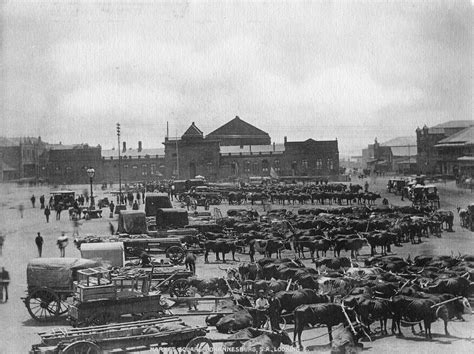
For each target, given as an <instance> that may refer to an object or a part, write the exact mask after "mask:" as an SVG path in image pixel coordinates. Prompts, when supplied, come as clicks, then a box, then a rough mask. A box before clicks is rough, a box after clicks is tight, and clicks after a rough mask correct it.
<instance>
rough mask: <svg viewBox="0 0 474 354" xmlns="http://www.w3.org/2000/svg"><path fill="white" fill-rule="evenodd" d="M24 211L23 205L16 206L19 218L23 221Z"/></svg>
mask: <svg viewBox="0 0 474 354" xmlns="http://www.w3.org/2000/svg"><path fill="white" fill-rule="evenodd" d="M24 210H25V206H24V205H23V204H20V205H18V211H19V212H20V217H21V218H22V219H23V211H24Z"/></svg>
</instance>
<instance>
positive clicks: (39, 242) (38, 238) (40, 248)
mask: <svg viewBox="0 0 474 354" xmlns="http://www.w3.org/2000/svg"><path fill="white" fill-rule="evenodd" d="M35 242H36V247H38V257H40V258H41V255H42V254H43V243H44V241H43V237H41V234H40V233H39V232H38V236H36V238H35Z"/></svg>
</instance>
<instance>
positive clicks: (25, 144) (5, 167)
mask: <svg viewBox="0 0 474 354" xmlns="http://www.w3.org/2000/svg"><path fill="white" fill-rule="evenodd" d="M46 149H47V144H46V143H44V142H43V141H42V140H41V137H38V138H32V137H21V138H5V137H0V155H2V171H3V173H2V179H1V181H9V180H19V179H31V180H33V179H34V180H36V179H38V178H40V177H41V166H42V158H43V156H42V155H43V154H44V152H45V151H46Z"/></svg>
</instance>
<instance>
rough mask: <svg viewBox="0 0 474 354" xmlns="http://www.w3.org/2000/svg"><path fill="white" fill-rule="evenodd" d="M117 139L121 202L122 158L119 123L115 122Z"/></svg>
mask: <svg viewBox="0 0 474 354" xmlns="http://www.w3.org/2000/svg"><path fill="white" fill-rule="evenodd" d="M117 140H118V173H119V202H121V201H122V166H121V160H122V159H121V158H120V123H117ZM120 204H121V203H120Z"/></svg>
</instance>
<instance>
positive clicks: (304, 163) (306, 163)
mask: <svg viewBox="0 0 474 354" xmlns="http://www.w3.org/2000/svg"><path fill="white" fill-rule="evenodd" d="M301 167H303V170H307V169H308V160H301Z"/></svg>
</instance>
